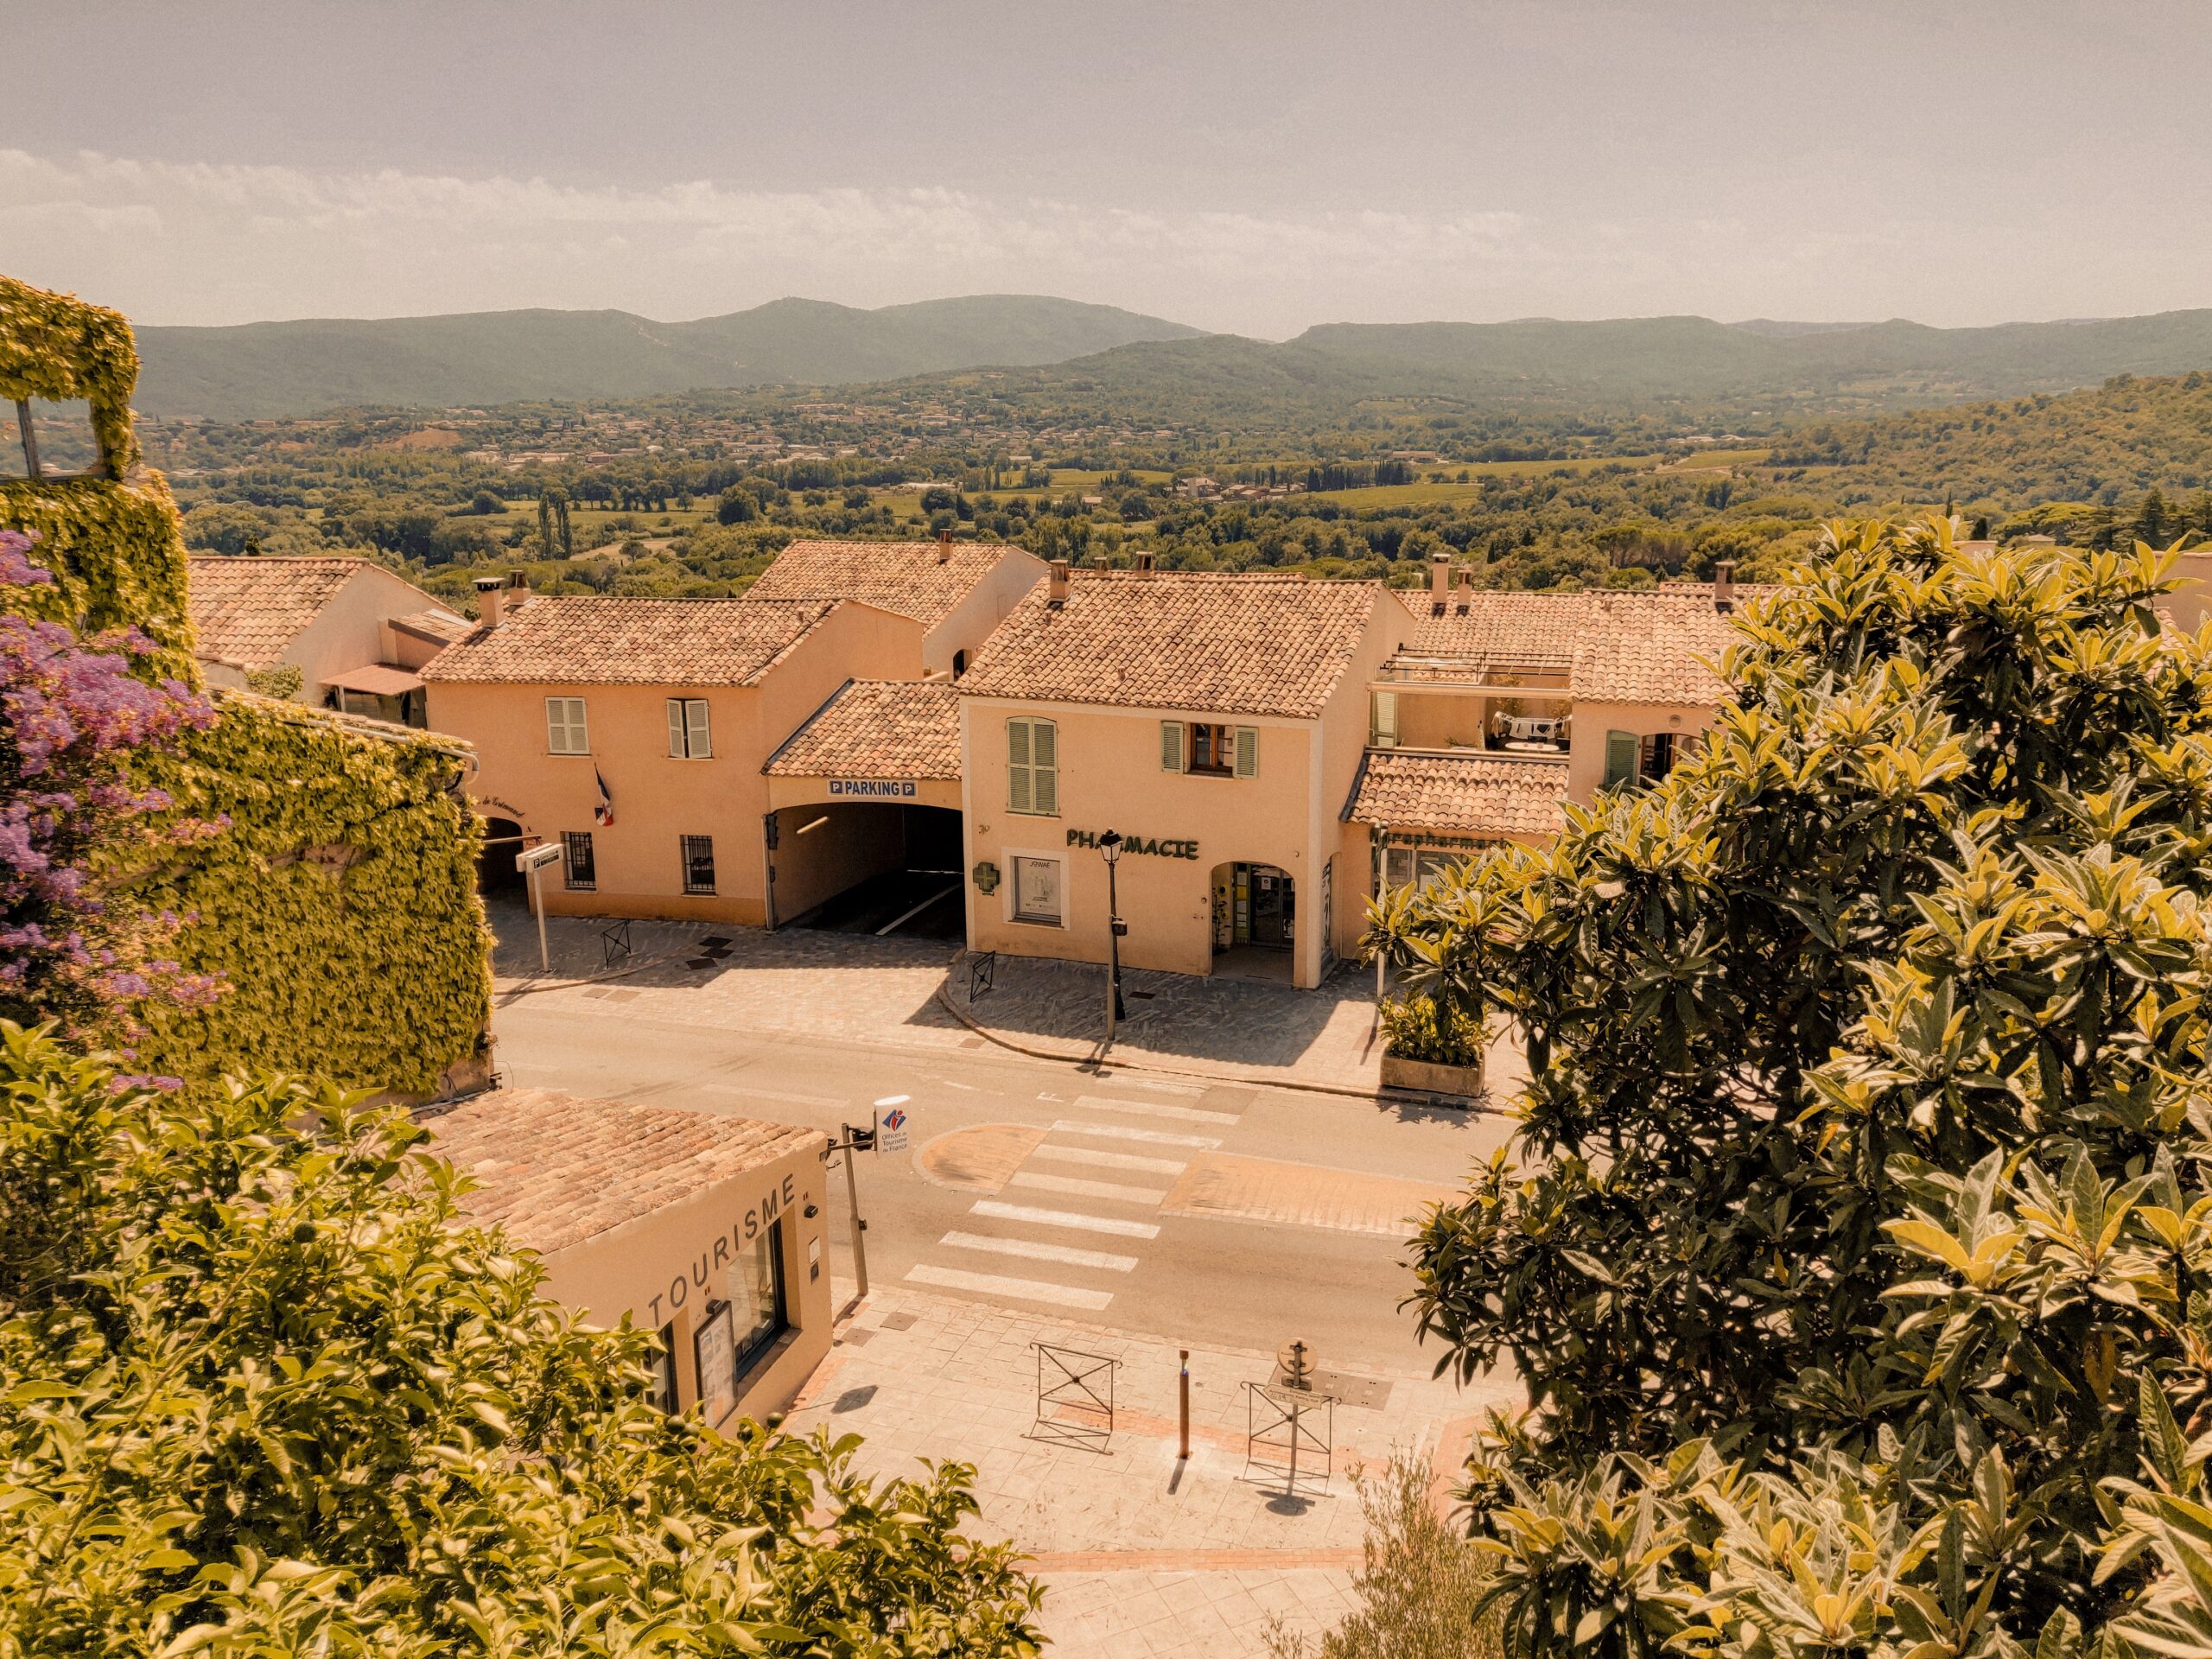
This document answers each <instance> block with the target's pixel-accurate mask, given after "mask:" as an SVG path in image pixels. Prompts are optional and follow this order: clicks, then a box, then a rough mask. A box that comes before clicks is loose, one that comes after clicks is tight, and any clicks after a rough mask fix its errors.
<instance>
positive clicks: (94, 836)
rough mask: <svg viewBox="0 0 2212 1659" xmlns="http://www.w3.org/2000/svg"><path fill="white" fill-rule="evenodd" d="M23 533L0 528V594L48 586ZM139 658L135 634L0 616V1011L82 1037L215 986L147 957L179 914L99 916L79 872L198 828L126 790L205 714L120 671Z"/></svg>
mask: <svg viewBox="0 0 2212 1659" xmlns="http://www.w3.org/2000/svg"><path fill="white" fill-rule="evenodd" d="M31 540H32V538H31V537H29V536H27V535H24V534H23V533H22V532H21V531H10V530H0V588H8V587H12V588H29V587H38V586H43V585H46V584H48V583H51V582H53V580H54V578H53V575H52V574H51V573H50V572H48V571H46V570H43V569H40V568H39V566H37V565H36V564H35V563H32V562H31V559H30V556H29V554H30V547H31ZM153 650H154V645H153V642H152V641H151V640H149V639H147V638H146V636H145V635H144V634H143V633H141V632H139V631H138V630H137V629H136V628H124V629H117V630H112V631H110V632H105V633H101V634H97V635H93V636H92V637H89V638H85V637H80V636H79V634H77V633H76V632H74V631H73V629H71V628H68V627H67V626H64V625H62V624H61V623H59V622H45V621H35V620H31V619H29V618H26V617H22V616H17V615H14V614H12V613H0V1008H4V1009H5V1011H6V1012H8V1013H10V1014H12V1015H14V1016H15V1017H17V1018H48V1017H59V1018H60V1019H61V1020H63V1021H64V1023H65V1024H67V1025H69V1026H71V1027H83V1026H86V1025H89V1024H92V1023H95V1022H97V1021H99V1020H100V1019H101V1018H102V1017H103V1016H105V1015H106V1014H113V1013H118V1012H127V1010H128V1009H129V1007H130V1006H131V1005H133V1004H136V1003H141V1002H143V1001H146V1000H147V999H148V998H150V997H155V996H160V997H163V998H165V999H168V1000H172V1001H187V1002H196V1001H204V1000H207V999H209V998H212V997H213V996H214V995H217V994H218V992H219V989H220V987H219V985H218V984H217V983H215V982H213V981H211V980H209V979H207V977H206V976H197V975H189V974H186V973H184V972H183V971H181V969H180V968H179V966H178V964H177V963H175V962H171V961H168V960H164V959H162V958H160V957H156V955H154V954H153V951H154V947H155V944H156V941H157V940H158V939H160V938H164V937H166V936H168V935H169V934H172V933H174V932H175V931H176V930H177V928H178V927H179V926H181V925H182V918H177V917H175V916H167V915H144V914H138V913H132V912H127V911H124V910H123V909H121V908H120V907H118V906H111V905H110V904H109V903H108V902H107V901H106V900H105V899H103V898H102V897H101V895H100V893H99V891H98V888H97V884H96V882H95V880H94V876H93V872H94V871H95V870H96V869H97V868H99V867H100V865H101V863H102V861H103V860H104V859H105V858H110V857H112V856H113V855H117V854H118V853H121V852H123V851H124V850H126V849H130V848H131V847H132V846H134V845H139V844H151V843H156V842H180V841H189V840H194V839H198V838H200V836H203V835H205V834H207V833H209V827H208V826H207V825H203V824H198V823H184V824H179V825H174V826H165V827H163V828H162V829H160V830H158V831H156V829H154V828H153V827H152V826H151V825H150V824H149V823H148V820H149V819H150V818H152V817H154V816H155V815H156V814H160V813H162V812H165V811H167V810H168V808H169V806H170V804H171V802H170V799H169V797H168V794H167V793H166V792H164V791H162V790H159V789H153V788H146V787H142V786H140V785H138V784H137V783H136V782H134V781H133V766H132V762H133V760H134V758H135V757H136V756H137V755H138V754H139V753H141V752H143V751H144V750H146V749H148V748H149V747H153V746H157V745H163V744H167V743H170V742H173V741H175V740H176V739H177V738H178V737H179V736H181V734H183V733H185V732H187V731H189V730H193V729H195V728H200V727H204V726H206V725H207V724H209V723H210V722H211V721H213V718H214V714H213V709H210V708H209V707H208V705H207V702H206V700H205V699H203V698H201V697H200V696H196V695H194V693H193V692H192V690H190V689H189V688H188V687H187V686H185V685H183V684H182V683H180V682H178V681H175V680H173V679H172V680H165V681H163V682H162V683H158V684H156V683H149V682H148V681H147V680H145V679H143V678H142V677H139V676H138V675H137V674H136V673H134V672H133V665H134V664H137V663H138V662H139V661H141V660H142V659H143V658H145V657H146V656H148V655H149V653H150V652H152V651H153Z"/></svg>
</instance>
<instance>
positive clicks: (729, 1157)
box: [425, 1089, 823, 1254]
mask: <svg viewBox="0 0 2212 1659" xmlns="http://www.w3.org/2000/svg"><path fill="white" fill-rule="evenodd" d="M425 1127H426V1128H429V1130H430V1132H431V1135H433V1136H434V1139H433V1141H432V1142H431V1145H430V1148H429V1149H430V1151H431V1153H432V1154H434V1155H435V1156H437V1157H440V1158H442V1159H444V1160H447V1161H448V1163H450V1164H452V1165H453V1166H454V1167H455V1168H456V1169H458V1170H459V1171H460V1172H461V1173H462V1174H464V1175H467V1177H469V1178H470V1179H472V1180H474V1181H475V1182H476V1183H477V1190H476V1191H475V1192H468V1193H464V1194H463V1195H462V1196H461V1211H462V1212H463V1213H464V1214H465V1215H467V1217H468V1218H469V1219H470V1220H471V1221H475V1222H480V1223H484V1224H493V1223H497V1224H499V1225H501V1226H503V1227H505V1229H506V1230H507V1234H508V1236H509V1237H511V1238H512V1239H513V1240H514V1242H515V1243H518V1244H519V1245H522V1246H523V1247H524V1248H525V1249H533V1250H537V1251H541V1252H544V1253H548V1254H550V1253H551V1252H552V1251H555V1250H562V1249H567V1248H568V1247H569V1246H570V1245H571V1244H579V1243H582V1242H583V1241H584V1240H586V1239H588V1238H591V1237H594V1236H596V1235H598V1234H601V1233H605V1232H610V1231H612V1230H613V1229H615V1228H617V1227H620V1226H621V1225H623V1224H625V1223H626V1222H632V1221H635V1220H637V1219H639V1217H643V1216H649V1215H651V1214H652V1213H653V1211H656V1210H659V1209H662V1208H664V1206H666V1205H671V1204H675V1203H677V1202H680V1201H681V1200H683V1199H684V1198H690V1196H691V1195H692V1194H694V1193H696V1192H698V1191H699V1190H700V1189H701V1188H702V1187H705V1186H709V1185H713V1184H714V1183H715V1182H717V1181H724V1180H728V1179H730V1177H732V1176H734V1175H741V1174H743V1173H746V1172H747V1170H753V1169H761V1168H764V1167H766V1166H768V1165H770V1164H772V1163H774V1162H775V1161H776V1160H778V1159H779V1158H784V1157H786V1156H788V1155H790V1154H792V1153H794V1152H800V1151H807V1150H810V1149H818V1148H819V1147H821V1145H822V1142H823V1137H822V1135H821V1132H820V1131H819V1130H816V1129H802V1128H793V1127H792V1126H791V1125H790V1124H786V1123H763V1122H759V1121H758V1120H756V1119H753V1118H747V1117H725V1116H721V1114H720V1113H718V1112H689V1111H683V1110H681V1109H677V1108H675V1107H671V1106H633V1105H631V1104H629V1103H626V1102H623V1101H599V1100H579V1099H577V1098H576V1097H575V1096H573V1095H563V1094H556V1093H555V1092H554V1091H552V1090H547V1089H500V1090H494V1091H493V1092H492V1093H490V1094H483V1095H478V1096H474V1097H473V1098H471V1099H469V1100H466V1101H463V1102H462V1103H461V1104H460V1105H458V1106H456V1107H454V1109H453V1110H451V1111H450V1112H448V1113H446V1114H444V1115H443V1116H438V1117H433V1118H430V1119H429V1120H428V1121H427V1122H426V1124H425Z"/></svg>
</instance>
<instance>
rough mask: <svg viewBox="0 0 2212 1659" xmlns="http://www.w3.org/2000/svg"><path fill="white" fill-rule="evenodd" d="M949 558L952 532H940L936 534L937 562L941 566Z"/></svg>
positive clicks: (950, 555)
mask: <svg viewBox="0 0 2212 1659" xmlns="http://www.w3.org/2000/svg"><path fill="white" fill-rule="evenodd" d="M951 557H952V532H951V531H950V530H940V531H938V533H937V562H938V563H939V564H943V563H945V562H946V561H947V560H949V559H950V558H951Z"/></svg>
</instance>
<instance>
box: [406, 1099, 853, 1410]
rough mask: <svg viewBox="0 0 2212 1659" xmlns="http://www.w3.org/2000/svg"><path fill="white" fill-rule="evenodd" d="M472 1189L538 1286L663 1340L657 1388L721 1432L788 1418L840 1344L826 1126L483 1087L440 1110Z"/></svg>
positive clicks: (660, 1397) (433, 1120)
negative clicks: (804, 1267)
mask: <svg viewBox="0 0 2212 1659" xmlns="http://www.w3.org/2000/svg"><path fill="white" fill-rule="evenodd" d="M428 1126H429V1128H430V1130H431V1131H432V1133H433V1135H435V1137H436V1140H435V1147H434V1148H433V1150H434V1151H435V1153H436V1154H438V1155H439V1156H442V1157H443V1158H446V1159H448V1160H451V1161H452V1162H453V1163H454V1166H456V1167H457V1168H459V1169H460V1170H461V1172H462V1173H465V1174H467V1175H468V1176H469V1177H470V1178H471V1179H473V1180H474V1181H475V1182H476V1183H477V1186H476V1190H474V1191H473V1192H468V1193H467V1194H466V1195H465V1196H464V1197H463V1198H462V1199H461V1203H462V1205H463V1207H464V1209H465V1210H466V1211H467V1219H468V1220H470V1221H472V1222H476V1223H482V1224H494V1223H496V1224H499V1225H500V1226H502V1227H503V1228H505V1230H506V1232H507V1234H508V1236H509V1237H510V1238H512V1240H513V1242H514V1243H516V1244H517V1245H518V1246H520V1247H522V1248H524V1249H531V1250H534V1251H536V1252H537V1254H538V1255H539V1256H540V1257H541V1258H542V1259H543V1262H544V1266H545V1270H546V1284H545V1291H546V1294H549V1295H550V1296H551V1297H553V1299H554V1300H557V1301H559V1302H561V1303H563V1305H564V1306H569V1307H571V1308H573V1309H575V1310H576V1312H578V1313H580V1314H582V1316H583V1317H584V1318H586V1319H588V1320H589V1321H590V1322H591V1323H593V1324H594V1325H614V1324H617V1323H619V1322H620V1320H621V1319H622V1317H623V1316H624V1315H625V1314H628V1315H629V1316H630V1317H631V1319H632V1320H633V1322H634V1323H636V1324H638V1325H642V1326H644V1327H645V1328H646V1329H648V1330H652V1331H655V1332H658V1333H659V1337H660V1341H661V1351H660V1352H659V1353H658V1355H657V1356H656V1357H655V1361H654V1364H653V1366H652V1377H651V1381H650V1383H649V1387H650V1388H651V1389H652V1394H653V1397H654V1398H655V1400H656V1401H657V1402H659V1403H661V1404H662V1405H664V1407H666V1408H669V1409H671V1410H676V1411H690V1410H693V1409H695V1408H696V1410H697V1411H698V1413H699V1414H700V1415H701V1416H702V1418H703V1419H704V1420H705V1421H707V1422H708V1423H709V1424H713V1425H715V1426H720V1425H721V1424H723V1423H724V1422H726V1421H728V1420H729V1419H731V1418H732V1417H733V1416H734V1415H737V1414H743V1415H746V1416H751V1417H760V1416H763V1415H765V1414H767V1413H770V1412H772V1411H778V1410H781V1409H782V1408H784V1407H785V1406H786V1405H788V1404H789V1403H790V1402H791V1397H792V1396H793V1395H795V1394H797V1392H798V1389H799V1386H800V1385H801V1383H804V1380H805V1378H806V1376H807V1375H808V1373H809V1372H810V1371H811V1370H813V1368H814V1367H815V1365H816V1364H817V1363H819V1362H820V1361H821V1359H822V1358H823V1356H825V1355H826V1354H827V1353H828V1351H829V1330H830V1306H829V1278H828V1275H827V1274H823V1273H822V1272H820V1271H819V1270H818V1267H810V1269H809V1271H808V1272H806V1273H805V1274H803V1275H797V1276H795V1275H792V1274H791V1273H790V1272H789V1271H788V1266H787V1264H789V1263H791V1262H808V1263H810V1264H818V1263H819V1262H820V1261H821V1259H822V1247H823V1220H822V1215H821V1206H820V1203H819V1199H820V1196H821V1180H822V1168H823V1165H822V1160H821V1151H822V1147H823V1137H822V1135H821V1134H820V1133H819V1132H818V1131H816V1130H811V1129H802V1128H795V1127H792V1126H790V1125H785V1124H780V1123H766V1122H758V1121H754V1120H751V1119H747V1118H734V1117H724V1116H718V1115H715V1114H712V1113H702V1112H685V1111H678V1110H673V1109H668V1108H663V1107H651V1106H637V1105H631V1104H628V1103H620V1102H614V1103H609V1102H601V1101H593V1102H585V1101H580V1100H576V1099H574V1098H572V1097H570V1096H564V1095H558V1094H553V1093H550V1092H549V1091H546V1090H497V1091H494V1092H493V1093H491V1094H486V1095H479V1096H475V1097H474V1099H471V1100H467V1101H465V1102H463V1103H461V1104H460V1105H459V1106H457V1107H455V1108H454V1109H452V1110H450V1111H448V1112H447V1113H445V1114H443V1115H442V1116H435V1117H430V1118H429V1122H428Z"/></svg>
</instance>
